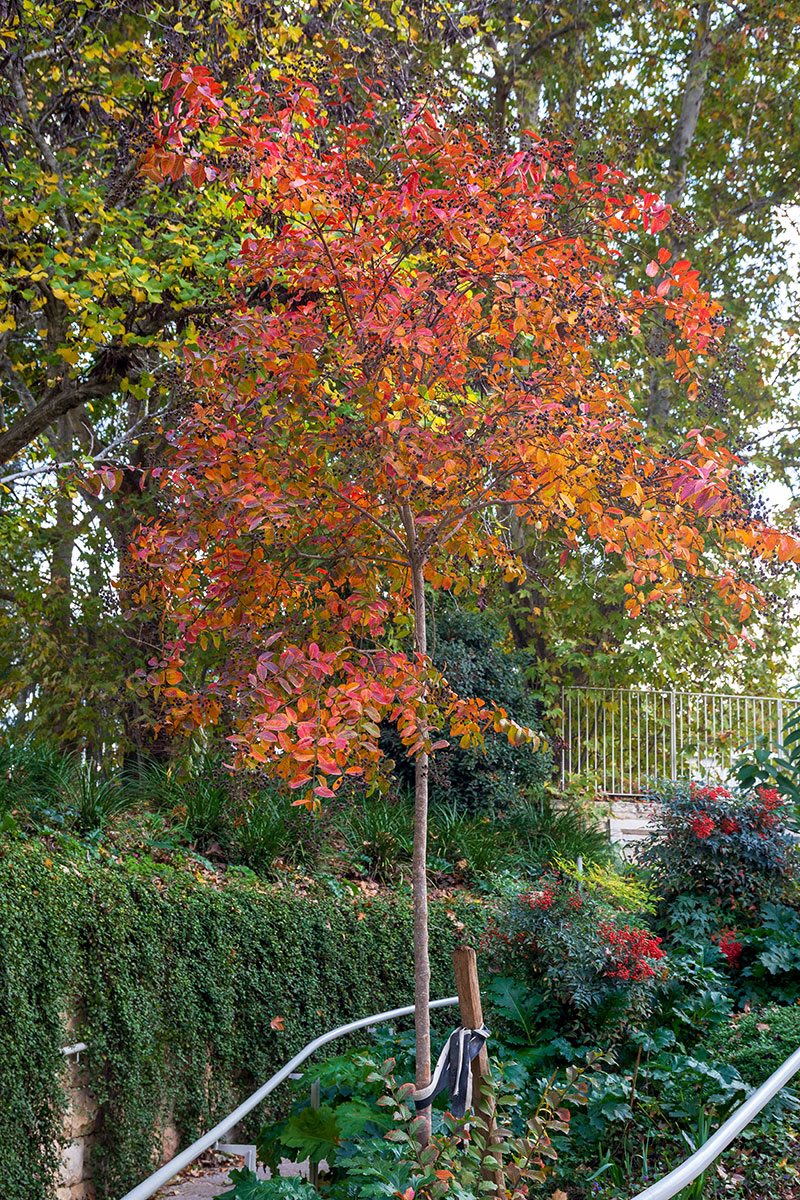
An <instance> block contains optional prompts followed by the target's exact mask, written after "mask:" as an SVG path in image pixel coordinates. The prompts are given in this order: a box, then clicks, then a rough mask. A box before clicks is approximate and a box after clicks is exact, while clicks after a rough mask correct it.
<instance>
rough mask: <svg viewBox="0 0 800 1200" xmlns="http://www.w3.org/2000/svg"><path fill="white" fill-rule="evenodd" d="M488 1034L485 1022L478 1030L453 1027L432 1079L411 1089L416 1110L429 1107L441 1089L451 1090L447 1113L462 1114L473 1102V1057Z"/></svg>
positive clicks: (461, 1115)
mask: <svg viewBox="0 0 800 1200" xmlns="http://www.w3.org/2000/svg"><path fill="white" fill-rule="evenodd" d="M490 1036H491V1034H490V1033H489V1030H488V1029H487V1028H486V1026H485V1025H481V1027H480V1029H465V1028H464V1027H463V1025H460V1026H459V1027H458V1029H454V1030H453V1032H452V1033H451V1034H450V1037H449V1038H448V1039H447V1041H446V1042H445V1045H444V1049H443V1050H442V1053H441V1054H440V1055H439V1061H438V1062H437V1064H436V1067H435V1069H434V1072H433V1078H432V1079H431V1081H430V1083H429V1084H428V1086H427V1087H425V1088H420V1089H419V1090H418V1091H416V1092H414V1103H415V1105H416V1106H417V1110H419V1109H422V1108H428V1107H429V1106H430V1105H431V1104H432V1103H433V1101H434V1100H435V1099H436V1097H437V1096H438V1095H439V1093H440V1092H443V1091H445V1090H447V1091H448V1092H449V1093H450V1100H451V1104H450V1112H451V1113H452V1114H453V1116H454V1117H463V1116H464V1114H465V1113H466V1111H467V1109H468V1108H469V1107H470V1106H471V1104H472V1070H471V1065H472V1060H473V1058H475V1057H476V1056H477V1055H478V1054H479V1053H480V1051H481V1050H482V1049H483V1047H484V1046H485V1045H486V1040H487V1038H489V1037H490Z"/></svg>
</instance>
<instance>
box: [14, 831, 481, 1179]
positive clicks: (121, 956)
mask: <svg viewBox="0 0 800 1200" xmlns="http://www.w3.org/2000/svg"><path fill="white" fill-rule="evenodd" d="M456 918H457V919H458V920H459V921H464V922H466V924H467V927H468V928H469V929H474V930H475V931H477V930H478V929H479V928H480V926H481V924H482V913H481V908H480V906H479V905H475V904H471V903H469V902H467V901H463V900H462V901H459V902H457V903H454V902H453V901H448V902H447V903H446V904H445V903H443V902H434V903H433V905H432V911H431V960H432V971H433V980H432V994H433V995H434V996H443V995H449V994H452V993H453V991H454V983H453V977H452V963H451V952H452V948H453V946H454V944H455V941H456V940H457V937H458V936H463V935H459V934H458V932H457V928H456V925H455V919H456ZM411 946H412V937H411V908H410V903H409V902H408V900H406V899H405V898H403V897H398V898H387V897H382V898H379V897H375V898H371V899H370V898H366V897H363V896H359V897H357V898H352V897H350V896H348V897H334V896H332V895H331V896H327V895H323V894H321V893H315V894H314V895H309V896H305V895H298V894H296V893H294V892H293V891H292V890H291V889H290V888H288V887H287V888H282V889H277V888H274V887H273V888H268V887H267V886H266V885H265V886H264V887H263V888H261V887H259V886H257V885H254V884H252V883H244V882H241V883H234V884H230V885H227V886H224V887H221V888H220V887H214V886H210V885H209V884H208V883H206V882H202V881H200V880H199V879H198V880H195V879H193V878H192V876H191V875H188V874H187V873H185V872H177V871H174V870H171V869H168V868H166V867H165V868H159V867H156V866H155V865H154V864H152V863H146V864H141V865H139V864H136V863H133V862H128V863H127V864H126V865H125V866H124V867H122V866H119V865H113V864H109V863H107V862H104V861H98V860H93V861H92V862H90V863H87V862H86V859H85V858H84V859H83V860H81V859H80V858H79V857H75V858H70V857H64V858H56V856H55V855H54V854H50V853H48V852H47V850H46V849H45V848H43V847H42V846H40V845H38V844H33V843H26V844H20V845H17V846H15V847H13V849H11V850H8V851H6V853H5V855H4V857H2V858H0V1046H2V1053H1V1054H0V1098H1V1102H0V1179H2V1181H3V1188H2V1194H3V1200H51V1197H52V1196H53V1194H54V1179H55V1173H56V1169H57V1164H58V1154H59V1148H58V1145H57V1141H58V1138H59V1136H60V1130H61V1125H62V1114H63V1104H64V1097H63V1092H62V1090H61V1084H62V1081H63V1077H64V1074H63V1060H62V1058H61V1055H60V1053H59V1052H60V1048H61V1046H62V1045H63V1044H64V1043H65V1040H67V1041H75V1040H76V1039H78V1040H81V1041H85V1042H86V1043H88V1045H89V1047H90V1050H89V1052H88V1054H87V1055H86V1057H85V1063H86V1068H87V1074H88V1080H89V1082H90V1084H91V1087H92V1088H93V1090H94V1092H95V1094H96V1096H97V1099H98V1101H99V1103H100V1105H101V1109H100V1123H99V1136H98V1141H97V1143H96V1145H95V1148H94V1151H93V1155H92V1169H93V1174H94V1178H95V1182H96V1185H97V1197H98V1200H117V1197H119V1196H120V1195H121V1194H122V1193H124V1192H125V1191H126V1190H127V1189H128V1188H130V1187H131V1186H132V1185H133V1184H134V1183H136V1182H138V1181H139V1180H140V1179H141V1178H142V1177H143V1176H144V1175H145V1174H146V1172H147V1168H148V1164H149V1163H150V1162H152V1161H154V1158H155V1156H156V1154H157V1151H158V1146H159V1138H160V1126H161V1125H162V1124H163V1121H164V1119H165V1117H166V1115H167V1114H168V1113H169V1112H170V1111H171V1112H172V1114H173V1116H174V1120H175V1122H176V1123H177V1125H178V1127H179V1129H180V1130H181V1131H182V1134H183V1137H184V1140H185V1141H188V1140H191V1139H192V1138H193V1137H194V1136H196V1135H197V1133H199V1132H201V1131H202V1130H203V1129H205V1128H208V1127H209V1126H210V1124H212V1123H213V1122H214V1120H215V1119H218V1118H219V1117H220V1116H222V1115H224V1113H225V1112H227V1111H229V1110H230V1109H231V1108H232V1107H234V1105H235V1104H236V1103H238V1102H239V1101H240V1100H241V1099H242V1098H243V1097H244V1096H245V1095H247V1094H248V1093H249V1092H251V1091H252V1090H254V1089H255V1087H257V1086H258V1084H260V1083H262V1082H263V1081H264V1080H265V1079H267V1078H268V1077H269V1076H270V1075H271V1074H272V1073H273V1072H274V1071H275V1070H277V1069H278V1067H279V1066H280V1065H281V1064H282V1063H283V1062H285V1061H286V1060H287V1059H288V1058H289V1057H291V1055H292V1054H294V1053H296V1052H297V1051H298V1050H299V1049H300V1048H301V1047H302V1046H303V1045H305V1043H306V1042H308V1041H310V1040H311V1039H312V1038H313V1037H315V1036H317V1035H318V1034H319V1033H320V1032H322V1031H324V1030H326V1029H330V1028H332V1027H334V1026H336V1025H339V1024H343V1023H345V1022H346V1021H348V1020H354V1019H356V1018H357V1017H360V1016H366V1015H368V1014H370V1013H373V1012H378V1011H380V1010H381V1009H385V1008H391V1007H395V1006H400V1005H402V1004H408V1003H411V1002H412V1000H413V979H412V970H411V961H412V959H411V953H412V952H411ZM65 1012H73V1013H78V1014H79V1025H78V1028H77V1029H75V1030H73V1031H71V1032H70V1034H69V1036H68V1037H67V1034H66V1032H65V1030H64V1028H63V1014H64V1013H65ZM275 1017H282V1018H283V1022H282V1023H283V1029H282V1030H281V1029H275V1028H272V1026H271V1022H272V1020H273V1018H275ZM448 1020H450V1018H448ZM209 1063H210V1064H211V1067H210V1069H209Z"/></svg>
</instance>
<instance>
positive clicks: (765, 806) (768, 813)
mask: <svg viewBox="0 0 800 1200" xmlns="http://www.w3.org/2000/svg"><path fill="white" fill-rule="evenodd" d="M757 792H758V800H759V803H758V804H757V805H756V806H755V808H754V810H753V811H754V814H755V818H756V823H757V824H758V825H759V826H760V827H761V829H762V830H763V829H772V828H773V827H774V826H775V825H776V824H777V821H778V818H777V817H776V815H775V810H776V809H778V808H782V807H783V805H784V804H785V801H784V800H782V799H781V798H780V796H779V795H778V793H777V791H776V789H775V788H768V787H760V788H758V789H757Z"/></svg>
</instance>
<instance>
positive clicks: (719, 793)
mask: <svg viewBox="0 0 800 1200" xmlns="http://www.w3.org/2000/svg"><path fill="white" fill-rule="evenodd" d="M689 795H690V796H691V797H692V799H693V800H710V801H711V802H712V804H713V803H714V802H715V801H716V800H732V799H733V793H732V792H729V791H728V789H727V788H724V787H722V785H721V784H717V785H716V786H715V787H709V786H708V784H702V783H692V784H690V786H689Z"/></svg>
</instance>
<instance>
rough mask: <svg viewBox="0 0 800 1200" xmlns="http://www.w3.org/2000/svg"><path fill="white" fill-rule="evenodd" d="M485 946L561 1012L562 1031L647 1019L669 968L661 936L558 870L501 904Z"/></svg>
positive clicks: (501, 964) (617, 1025) (618, 1026)
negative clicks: (563, 1026)
mask: <svg viewBox="0 0 800 1200" xmlns="http://www.w3.org/2000/svg"><path fill="white" fill-rule="evenodd" d="M483 948H484V950H486V951H487V952H488V953H489V954H491V955H492V957H493V960H494V962H495V965H496V966H497V967H498V968H499V970H500V971H501V972H502V973H504V974H507V975H510V976H512V977H513V978H514V980H515V981H518V982H521V983H525V984H528V985H531V986H533V987H534V988H536V989H538V990H539V991H540V992H541V993H543V995H544V997H545V998H546V999H547V1000H549V1001H551V1002H555V1004H556V1005H557V1006H558V1007H559V1008H560V1010H561V1015H562V1018H563V1020H564V1022H565V1023H566V1025H567V1026H571V1027H573V1028H574V1029H576V1030H580V1029H584V1028H585V1029H588V1028H590V1027H591V1028H593V1029H595V1030H596V1029H599V1028H604V1029H610V1030H620V1029H622V1028H624V1027H626V1026H627V1025H629V1024H630V1023H631V1022H633V1021H634V1020H641V1019H642V1018H644V1017H646V1016H647V1015H648V1013H649V1012H650V1009H651V1000H652V993H653V989H654V987H655V984H656V982H658V980H660V979H661V978H662V977H663V976H664V974H665V971H666V969H667V964H666V956H665V953H664V950H663V949H662V946H661V939H660V938H659V937H656V936H655V935H654V934H653V933H652V932H651V931H650V930H649V929H647V928H639V927H638V926H636V925H635V924H632V923H631V920H630V917H627V918H626V920H625V922H624V923H623V920H622V914H621V913H620V912H618V911H617V910H616V909H615V908H613V907H611V906H610V905H609V904H608V903H606V902H604V901H603V900H602V899H601V898H600V897H599V896H598V895H597V894H595V893H592V892H591V891H588V890H585V889H583V890H582V887H581V885H580V884H579V883H578V882H577V881H576V880H574V879H572V878H570V877H569V876H568V875H565V874H564V873H562V872H558V873H552V874H547V875H543V876H542V877H541V878H540V879H539V880H538V882H537V884H536V885H535V887H533V888H531V889H529V890H527V891H524V892H521V893H520V894H518V895H516V896H513V897H510V898H509V899H507V900H506V901H505V902H504V904H503V906H502V907H501V909H500V910H499V911H498V912H497V914H496V916H495V918H494V920H493V921H492V922H491V923H490V925H489V926H488V928H487V931H486V933H485V935H484V938H483Z"/></svg>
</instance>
